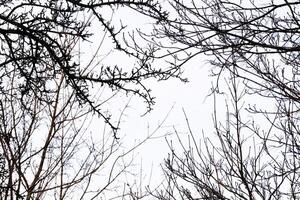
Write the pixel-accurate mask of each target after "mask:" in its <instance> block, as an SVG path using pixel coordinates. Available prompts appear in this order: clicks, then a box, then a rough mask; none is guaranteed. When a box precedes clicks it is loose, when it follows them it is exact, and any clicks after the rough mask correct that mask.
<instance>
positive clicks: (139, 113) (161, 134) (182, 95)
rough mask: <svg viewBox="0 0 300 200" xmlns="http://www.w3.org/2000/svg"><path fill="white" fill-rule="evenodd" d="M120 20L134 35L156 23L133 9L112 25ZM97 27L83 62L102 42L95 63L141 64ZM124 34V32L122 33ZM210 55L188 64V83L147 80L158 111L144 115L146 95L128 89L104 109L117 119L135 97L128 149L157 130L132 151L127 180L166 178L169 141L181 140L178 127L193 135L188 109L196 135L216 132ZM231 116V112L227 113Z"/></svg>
mask: <svg viewBox="0 0 300 200" xmlns="http://www.w3.org/2000/svg"><path fill="white" fill-rule="evenodd" d="M103 12H104V14H105V13H107V14H106V15H109V16H110V15H111V14H112V13H111V11H110V10H103ZM120 19H122V20H123V21H124V24H125V22H129V23H127V24H125V25H127V27H126V29H124V33H125V34H128V33H130V32H131V31H133V30H134V29H135V28H139V29H140V30H142V31H144V32H147V31H151V28H152V23H153V21H151V20H149V19H148V18H147V17H145V16H142V15H140V14H138V13H136V12H134V11H132V10H128V9H119V10H117V11H116V12H115V13H114V16H113V18H112V23H113V24H116V25H117V26H115V27H116V28H118V24H120ZM95 21H96V20H95ZM99 27H100V28H99ZM92 28H93V32H95V34H94V36H92V37H91V38H90V41H92V42H90V43H89V42H87V43H81V44H80V56H79V58H78V59H80V63H81V65H83V66H84V65H85V64H87V61H89V60H90V59H91V57H92V56H93V55H95V53H96V52H97V49H98V47H99V45H100V44H101V48H100V50H99V51H98V52H97V53H96V55H97V59H95V61H100V63H101V64H104V65H111V66H113V65H119V66H122V67H123V68H125V69H126V68H127V67H129V68H130V67H132V66H133V65H134V64H135V63H134V60H133V59H132V58H128V56H127V55H124V54H123V53H120V52H118V51H116V50H113V46H112V43H111V39H110V38H109V37H108V34H105V33H104V32H103V28H101V26H99V24H97V23H94V24H93V25H92ZM120 35H121V36H122V34H120ZM103 37H104V39H103ZM141 43H142V41H141ZM206 59H207V58H206V57H199V56H198V57H195V58H193V59H192V60H191V61H190V62H188V63H187V64H186V65H185V66H184V68H183V71H184V72H183V77H186V78H188V80H189V81H188V82H187V83H183V82H181V81H180V80H177V79H169V80H167V81H159V82H158V81H157V80H147V81H146V82H145V84H146V85H147V86H148V87H149V88H151V90H152V96H154V97H155V102H156V103H155V105H154V106H153V110H152V111H151V112H150V113H147V114H146V115H144V113H145V111H146V110H147V109H146V106H147V105H146V104H145V103H144V102H143V100H141V98H138V97H134V96H133V97H131V96H126V95H125V94H124V93H122V92H121V93H117V94H116V97H114V98H112V100H111V101H109V102H108V103H106V104H105V105H104V106H103V109H107V110H109V111H111V113H112V114H114V115H113V117H114V118H115V120H117V119H118V117H119V113H120V112H121V111H122V110H123V109H124V106H125V105H126V104H127V102H129V101H130V102H129V104H128V107H127V108H126V109H125V112H124V115H123V116H122V118H121V130H120V132H119V133H118V134H119V135H118V136H119V137H121V140H120V142H122V146H123V148H124V149H123V150H124V151H126V150H128V149H131V148H132V147H134V146H136V145H137V144H139V143H140V142H142V141H143V140H144V139H145V138H147V137H148V136H149V135H151V134H153V136H152V137H151V139H148V140H147V141H146V142H145V143H143V144H142V145H141V146H139V147H138V148H137V149H135V150H134V153H133V154H131V155H130V156H133V157H134V162H133V163H132V164H133V165H132V168H131V172H132V176H130V175H129V176H125V177H124V178H123V179H124V181H127V180H126V179H128V182H131V183H130V184H132V183H134V182H139V181H140V179H143V180H142V181H143V183H142V185H144V186H146V185H148V184H151V185H152V186H153V187H155V186H158V184H159V183H160V181H161V180H162V178H163V177H162V173H163V172H162V170H161V165H162V164H163V160H164V159H165V158H167V156H168V153H169V152H170V149H169V147H168V145H167V142H166V139H168V140H174V139H175V134H174V132H175V129H176V131H177V132H178V133H179V134H180V135H182V136H183V137H184V136H185V135H187V134H188V127H187V124H186V120H185V116H184V113H183V109H184V110H185V112H186V114H187V116H188V119H189V122H190V125H191V128H192V130H193V132H194V134H196V135H197V136H199V138H200V137H201V136H202V134H204V135H205V136H208V134H213V121H212V113H213V96H208V95H209V94H210V93H211V87H212V84H213V80H214V78H213V77H211V76H210V70H211V66H210V64H209V63H208V62H207V60H206ZM95 64H96V63H95ZM155 64H156V65H165V64H166V63H165V62H163V61H158V62H156V63H155ZM106 92H107V94H111V93H110V92H109V91H108V90H107V89H104V90H103V97H104V99H105V95H106ZM108 96H109V95H108ZM222 101H223V100H222ZM221 104H222V103H221ZM222 105H224V104H222ZM115 113H117V115H116V114H115ZM225 116H226V113H225V112H224V117H225ZM162 122H163V123H162ZM92 129H93V130H94V131H95V132H97V131H99V130H100V131H101V129H102V127H101V128H100V127H99V124H98V121H97V120H96V121H95V123H93V124H92ZM175 140H176V139H175Z"/></svg>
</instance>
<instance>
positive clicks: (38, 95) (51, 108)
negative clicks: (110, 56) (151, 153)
mask: <svg viewBox="0 0 300 200" xmlns="http://www.w3.org/2000/svg"><path fill="white" fill-rule="evenodd" d="M120 7H126V8H128V9H133V10H136V11H140V12H141V11H143V12H145V13H147V15H154V13H155V15H160V16H161V17H162V18H164V17H166V16H167V13H164V12H162V11H161V9H160V7H159V5H158V3H157V2H155V1H152V0H130V1H127V0H115V1H102V0H87V1H78V0H49V1H43V0H18V1H16V0H5V1H1V3H0V10H1V13H0V66H1V68H0V121H1V122H0V146H1V148H0V199H4V200H6V199H27V200H29V199H46V198H53V199H74V198H75V199H97V198H100V196H101V195H102V196H101V197H104V196H105V195H104V194H103V191H105V190H108V189H109V190H110V191H113V190H117V189H116V188H112V186H111V185H112V183H114V182H115V181H116V179H117V178H118V177H119V176H120V175H121V174H122V173H125V172H126V170H127V167H128V165H130V163H131V160H128V162H127V161H125V159H124V160H122V159H123V158H124V157H125V156H126V155H127V154H129V152H131V151H132V149H131V150H129V151H127V152H126V151H124V150H123V153H120V152H119V150H122V144H121V141H118V140H117V135H116V132H117V130H118V128H119V124H120V119H119V120H115V119H114V120H112V119H111V113H110V112H109V110H108V111H107V110H102V106H103V105H104V104H105V103H106V102H107V101H109V100H110V99H111V98H113V97H115V95H116V93H117V92H121V93H122V94H124V95H130V94H131V95H136V96H138V97H140V98H142V99H143V100H145V102H146V104H147V106H148V109H149V110H150V109H151V106H152V105H153V103H154V101H153V97H152V96H151V94H150V88H148V87H147V86H146V85H144V81H145V80H146V79H150V78H154V79H157V80H165V79H167V78H169V77H179V74H178V73H173V71H174V70H175V69H170V68H169V69H167V68H165V69H164V68H158V67H157V68H155V67H153V66H151V65H150V63H151V62H152V60H151V59H152V58H151V57H150V56H149V55H151V54H152V53H153V52H152V51H149V52H148V53H149V54H139V53H138V52H135V51H133V50H131V49H128V48H126V46H124V45H123V44H124V42H122V40H123V39H122V37H119V33H122V31H123V30H124V29H125V25H126V24H127V22H126V19H125V17H124V19H123V21H122V23H120V24H121V25H122V26H121V27H120V28H119V29H117V28H115V27H114V25H115V24H112V21H111V16H106V15H105V13H107V12H103V10H105V9H106V10H111V11H112V12H115V11H117V9H118V8H120ZM103 13H104V14H103ZM128 23H130V21H129V22H128ZM95 24H96V25H97V26H95ZM123 24H124V25H123ZM99 29H100V30H101V31H103V32H106V33H107V34H108V35H109V38H110V40H111V41H112V43H111V47H112V48H115V49H117V50H119V51H120V52H123V53H124V54H126V55H127V56H130V57H132V58H134V59H135V60H136V64H135V65H133V66H131V67H130V69H125V68H124V67H121V66H104V65H102V64H101V60H100V59H99V60H97V58H98V53H99V52H96V53H95V55H90V56H91V60H88V61H85V62H83V63H81V62H80V60H79V59H78V54H81V52H80V51H82V50H81V49H79V52H78V50H77V47H78V46H79V43H85V42H97V43H98V41H90V40H92V35H93V34H96V31H95V30H99ZM105 40H108V39H105ZM99 43H100V45H101V42H99ZM78 48H79V47H78ZM99 48H100V47H99ZM89 53H90V52H89ZM95 63H96V64H95ZM103 88H109V89H110V93H109V94H108V95H103V94H102V93H103V92H102V91H103ZM102 95H103V96H102ZM124 107H125V108H126V105H124ZM95 115H96V116H98V117H100V118H101V119H102V120H103V119H104V122H105V123H107V124H108V125H109V128H107V129H105V128H103V131H102V133H101V131H99V133H97V134H94V133H90V131H91V129H90V124H91V123H92V122H93V123H94V121H95V120H96V119H95V117H94V116H95ZM116 115H120V118H121V116H122V115H123V112H121V114H116ZM97 125H99V126H100V125H101V123H97ZM94 131H95V130H94ZM95 135H96V136H95ZM120 160H122V162H120ZM96 177H98V178H99V177H101V183H98V182H97V181H95V180H97V179H96ZM98 180H99V179H98Z"/></svg>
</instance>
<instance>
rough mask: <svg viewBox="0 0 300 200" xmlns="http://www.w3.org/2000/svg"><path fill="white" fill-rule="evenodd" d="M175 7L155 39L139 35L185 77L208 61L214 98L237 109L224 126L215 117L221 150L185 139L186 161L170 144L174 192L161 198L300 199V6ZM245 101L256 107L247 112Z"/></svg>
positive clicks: (169, 179)
mask: <svg viewBox="0 0 300 200" xmlns="http://www.w3.org/2000/svg"><path fill="white" fill-rule="evenodd" d="M169 5H170V6H169V7H171V9H172V10H170V13H171V14H170V16H169V17H168V18H164V19H160V20H157V25H156V27H155V29H154V31H153V33H152V34H150V35H149V34H148V35H147V34H143V33H142V32H141V33H140V34H141V35H142V36H143V37H144V38H145V39H147V40H148V41H149V42H152V44H153V45H156V48H158V49H160V50H159V52H156V53H157V54H155V55H153V57H154V58H164V59H167V61H168V63H169V64H170V65H171V66H176V67H180V66H183V65H184V64H186V63H187V62H188V61H189V60H191V59H195V58H196V57H197V56H200V55H207V58H208V59H209V60H210V64H211V66H212V74H213V75H215V76H216V84H215V87H214V88H213V92H214V93H218V92H226V91H225V89H224V88H226V87H227V86H228V88H229V90H227V94H228V95H229V96H231V102H232V103H231V104H229V108H228V111H227V114H228V117H227V120H226V122H225V124H223V125H222V123H219V122H218V120H217V119H218V118H220V115H217V111H215V114H214V115H215V118H214V123H215V133H216V136H217V138H218V140H213V139H212V138H213V136H212V134H210V135H211V136H207V137H206V136H204V139H203V140H202V142H198V141H197V138H198V136H197V135H195V133H193V131H192V130H190V131H189V133H190V134H189V140H188V141H187V142H186V143H185V142H184V141H185V138H182V137H180V135H179V136H178V139H179V142H180V146H181V147H182V151H183V154H181V153H180V151H179V150H178V149H177V147H176V146H175V145H174V146H173V145H171V144H170V148H171V150H172V151H171V153H170V157H169V158H167V159H166V162H165V167H164V169H165V170H164V171H165V175H166V185H165V186H166V187H165V188H164V189H162V190H161V191H157V193H154V195H155V196H156V197H157V198H158V199H297V198H298V196H299V192H300V186H299V178H300V176H299V169H300V168H299V167H300V166H299V161H300V159H299V150H300V148H299V147H300V145H299V139H300V138H299V135H300V131H299V126H298V124H299V107H300V104H299V103H300V93H299V91H300V90H299V86H300V85H299V83H300V81H299V55H300V54H299V53H300V46H299V36H300V32H299V30H300V29H299V28H300V25H299V20H300V3H299V2H298V1H289V0H283V1H272V0H270V1H256V0H253V1H238V2H237V1H236V2H234V1H230V0H224V1H223V0H202V1H191V2H185V1H181V0H174V1H169ZM154 17H155V16H154ZM157 19H159V17H158V16H157ZM166 38H168V40H167V39H166ZM223 77H227V85H226V84H225V83H224V81H223ZM238 83H239V84H238ZM224 85H225V86H224ZM215 95H217V94H215ZM249 96H251V97H253V98H252V99H251V98H250V100H249ZM242 97H243V98H242ZM243 99H244V100H245V102H246V103H250V105H249V106H243V105H244V102H243V101H244V100H243ZM253 100H254V101H255V102H254V103H253ZM259 100H262V101H261V102H259ZM264 102H267V103H265V104H264ZM246 111H247V112H246ZM217 141H218V142H217ZM172 144H173V143H172Z"/></svg>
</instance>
